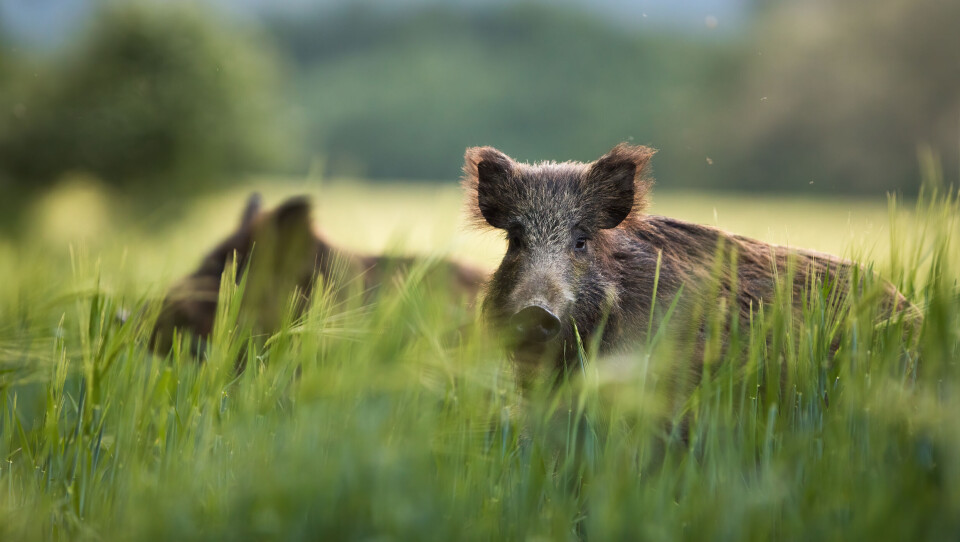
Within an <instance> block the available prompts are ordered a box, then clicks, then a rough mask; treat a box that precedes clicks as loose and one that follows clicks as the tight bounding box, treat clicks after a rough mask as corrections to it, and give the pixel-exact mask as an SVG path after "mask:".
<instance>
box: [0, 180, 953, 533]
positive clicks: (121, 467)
mask: <svg viewBox="0 0 960 542" xmlns="http://www.w3.org/2000/svg"><path fill="white" fill-rule="evenodd" d="M890 208H891V210H890V217H891V227H890V232H891V236H892V239H891V246H892V249H891V250H892V253H891V258H890V259H889V261H890V264H889V265H888V266H884V268H881V272H882V274H883V275H884V276H886V277H889V278H891V279H892V280H893V281H894V282H896V284H897V285H898V287H899V288H900V289H901V290H902V291H903V292H905V293H907V294H908V295H909V297H910V298H911V300H912V301H913V302H914V303H915V304H916V305H917V307H918V310H919V311H920V312H922V313H923V322H922V325H918V324H917V322H916V321H915V320H914V319H912V318H910V317H909V315H900V316H895V317H893V318H888V319H883V318H882V317H881V316H882V315H880V307H879V302H878V296H877V286H876V285H875V284H874V286H872V287H871V286H870V285H869V283H871V282H872V281H871V280H870V278H869V274H867V276H866V279H865V280H866V282H867V283H868V286H866V287H864V288H863V289H862V291H861V290H858V293H857V294H856V295H854V296H853V297H852V298H851V299H850V300H849V301H848V302H845V303H844V304H843V305H842V306H840V307H837V306H836V303H834V302H833V299H832V297H831V296H832V294H831V290H830V288H829V285H827V286H824V285H819V286H818V285H812V287H811V289H810V291H809V292H808V295H807V296H806V298H805V299H804V301H803V307H804V308H803V311H802V315H801V316H797V315H796V314H795V313H794V312H793V311H791V310H790V308H789V307H790V306H791V302H792V300H791V299H790V298H789V297H790V296H789V293H788V292H787V291H786V290H785V291H784V294H783V295H782V296H781V298H778V299H777V300H775V301H774V302H773V303H771V304H769V305H767V306H765V307H764V308H763V310H762V311H758V312H757V313H756V314H755V315H754V319H753V322H752V324H751V326H750V329H744V330H740V333H738V334H735V335H734V337H736V338H735V339H734V340H733V341H731V342H730V343H729V344H723V343H721V341H720V337H721V331H722V330H723V328H724V326H726V325H728V324H730V323H731V322H732V321H735V320H730V319H729V318H728V317H727V313H726V309H725V306H728V305H725V303H727V302H728V300H724V299H722V298H718V299H715V300H711V303H710V304H709V305H707V306H708V307H710V310H709V311H708V312H707V313H706V319H707V323H708V325H707V326H706V330H707V331H706V348H705V360H704V378H703V379H701V380H699V381H697V382H695V383H691V384H695V385H692V391H690V392H689V393H678V391H677V390H678V389H682V388H683V386H680V385H678V382H677V379H678V378H682V377H683V376H682V372H681V371H679V370H678V367H681V366H682V364H683V361H682V360H683V359H684V357H683V352H684V348H685V347H686V346H687V345H686V344H684V342H683V341H679V342H677V341H672V343H671V341H668V340H666V337H668V336H669V335H668V334H664V333H657V331H658V330H659V329H660V327H658V326H654V327H653V328H652V329H651V333H650V340H649V341H648V342H647V343H646V344H644V345H642V346H641V347H640V348H637V349H635V350H633V351H631V352H629V353H621V354H617V355H614V356H610V357H607V358H595V357H591V355H590V354H589V353H590V352H591V351H592V349H590V348H589V345H587V346H588V347H587V348H586V349H585V353H586V354H585V355H586V356H587V359H584V360H583V364H582V367H581V368H580V370H579V372H578V373H577V374H574V375H571V376H570V378H568V379H567V380H566V381H565V382H563V383H561V384H560V385H559V386H552V385H544V386H537V385H532V386H531V387H529V388H525V389H521V387H520V386H519V385H518V384H517V381H516V379H515V377H514V372H513V369H512V367H511V365H510V363H509V361H508V360H507V359H505V357H504V356H503V355H502V353H501V352H500V351H499V349H497V348H496V347H495V344H493V343H492V342H491V341H490V340H489V338H488V337H486V336H485V335H484V334H483V333H482V331H481V330H479V329H478V328H476V327H469V326H468V327H461V326H459V325H458V324H457V323H456V318H455V317H451V312H450V310H449V307H448V303H447V300H445V299H443V297H442V296H441V295H439V294H438V293H437V292H434V291H431V290H430V288H429V287H428V285H427V284H426V283H424V282H422V281H421V277H422V276H423V274H422V273H420V272H419V270H414V271H413V272H411V273H410V274H409V276H408V278H407V279H406V280H405V281H404V282H402V283H401V284H398V285H396V287H395V288H393V289H391V290H389V292H388V293H385V294H383V295H382V296H381V297H380V298H379V299H378V300H377V301H376V302H375V303H374V304H373V305H371V306H369V307H364V308H362V310H361V309H358V308H356V307H354V308H351V309H350V310H348V311H346V312H344V307H343V306H342V305H341V304H340V302H339V301H338V300H337V296H336V292H331V291H330V288H324V285H321V286H320V288H319V289H318V290H317V291H325V292H326V293H325V294H323V295H317V296H314V298H313V299H312V302H311V306H310V308H309V309H308V310H307V311H306V313H305V314H304V315H302V316H300V317H298V318H294V317H293V316H292V315H291V314H288V316H287V317H286V318H285V319H284V322H285V323H284V325H283V326H282V327H281V329H279V330H276V332H275V333H274V334H272V335H271V336H269V337H265V336H260V335H256V334H254V333H252V332H251V331H250V330H249V328H247V327H246V326H245V325H244V320H243V314H242V310H241V307H242V306H241V304H240V299H241V298H242V295H243V284H242V283H241V285H240V286H236V285H234V283H233V281H232V280H229V278H230V277H228V280H225V281H224V286H223V288H222V291H221V297H220V299H221V304H220V315H219V319H218V323H217V326H216V330H215V332H214V334H213V337H212V338H211V340H210V341H209V343H208V344H207V347H206V350H205V352H204V353H203V357H204V359H205V361H204V362H203V363H198V362H197V360H196V359H194V358H193V357H192V355H191V354H190V352H189V350H188V349H186V348H182V349H176V348H175V349H174V350H173V351H172V352H171V353H170V354H169V355H167V356H157V355H154V354H152V353H151V352H150V350H149V349H148V347H147V343H148V335H149V326H150V320H151V315H150V311H146V312H145V313H143V314H141V315H140V316H139V317H136V318H131V319H128V320H127V321H126V322H125V323H120V322H119V321H118V320H117V319H116V318H115V315H116V313H117V311H118V310H120V309H122V308H129V307H133V306H139V305H141V304H143V303H144V302H145V301H146V299H145V294H144V293H143V292H138V291H137V290H136V288H133V287H130V286H129V285H127V284H126V283H125V281H124V279H123V277H117V276H116V275H115V273H113V272H111V270H107V269H104V266H103V265H102V264H100V263H99V262H98V261H97V260H96V258H95V257H92V256H91V255H89V254H86V253H84V252H83V251H82V250H78V251H75V252H74V254H73V255H72V258H71V262H72V263H71V269H69V270H67V269H64V268H63V266H62V265H59V263H58V262H59V260H57V258H56V257H55V256H51V255H49V254H42V253H37V252H33V251H30V250H28V249H26V248H24V247H19V246H15V245H0V252H2V258H0V262H2V263H0V266H2V268H3V271H4V276H5V280H4V281H3V282H2V283H0V405H2V407H0V539H2V540H33V539H81V540H86V539H89V540H128V539H129V540H152V539H156V540H201V539H203V540H207V539H218V538H219V539H230V540H245V539H250V540H290V539H293V540H298V539H310V540H313V539H321V538H322V539H332V540H336V539H361V538H363V539H368V538H379V539H412V540H456V539H492V540H502V539H509V540H513V539H534V538H542V539H551V540H552V539H577V538H592V539H594V540H611V539H644V540H646V539H649V540H677V539H690V540H701V539H712V540H718V539H726V540H747V539H751V540H770V539H816V540H828V539H830V540H832V539H835V540H857V539H876V540H904V539H950V538H956V537H957V536H958V534H960V489H958V488H960V486H958V484H960V459H958V458H960V423H958V422H957V419H956V413H957V412H960V374H958V367H957V361H958V349H960V325H958V324H960V322H958V319H960V296H958V292H960V290H958V286H957V282H956V281H957V278H958V276H960V247H958V246H957V242H956V241H955V240H953V239H952V237H953V235H954V234H955V233H957V231H958V230H957V228H958V218H960V208H958V201H957V198H956V197H955V194H954V193H952V192H943V191H942V190H938V189H937V188H936V185H935V184H931V185H930V187H929V188H927V189H926V191H925V192H924V193H923V194H922V196H921V198H920V199H919V201H918V202H917V204H916V209H915V211H914V212H905V211H903V210H901V208H900V203H899V202H897V201H893V200H891V203H890ZM854 249H856V247H854ZM12 262H15V263H12ZM232 272H235V270H233V271H232ZM65 277H66V278H65ZM797 318H799V319H800V320H801V321H795V319H797ZM834 351H835V353H834ZM240 358H242V359H243V361H244V362H245V366H246V370H245V371H243V372H242V373H239V374H238V373H237V372H236V371H235V370H234V367H235V364H236V362H237V360H238V359H240ZM678 374H680V375H681V376H680V377H678ZM681 427H682V428H683V431H679V430H678V428H681Z"/></svg>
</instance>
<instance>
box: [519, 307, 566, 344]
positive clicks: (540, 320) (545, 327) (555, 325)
mask: <svg viewBox="0 0 960 542" xmlns="http://www.w3.org/2000/svg"><path fill="white" fill-rule="evenodd" d="M510 324H511V325H512V326H513V328H514V329H515V330H516V331H517V333H518V335H519V336H520V337H521V338H523V339H526V340H530V341H537V342H546V341H549V340H550V339H552V338H554V337H556V336H557V334H558V333H560V319H559V318H557V316H556V315H555V314H553V313H552V312H550V311H548V310H547V309H545V308H543V307H539V306H537V305H532V306H530V307H526V308H524V309H521V310H520V311H519V312H517V313H516V314H514V315H513V316H512V317H511V318H510Z"/></svg>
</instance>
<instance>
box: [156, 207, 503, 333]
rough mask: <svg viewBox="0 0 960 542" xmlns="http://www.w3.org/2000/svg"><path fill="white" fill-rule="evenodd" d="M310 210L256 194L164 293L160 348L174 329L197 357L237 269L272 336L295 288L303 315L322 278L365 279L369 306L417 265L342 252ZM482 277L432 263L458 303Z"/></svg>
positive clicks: (260, 323) (470, 297)
mask: <svg viewBox="0 0 960 542" xmlns="http://www.w3.org/2000/svg"><path fill="white" fill-rule="evenodd" d="M310 214H311V205H310V202H309V200H308V199H307V198H305V197H295V198H291V199H288V200H286V201H284V202H282V203H281V204H280V205H278V206H277V207H276V208H275V209H272V210H270V211H264V210H263V209H262V202H261V198H260V196H259V195H258V194H253V195H251V196H250V198H249V200H248V202H247V204H246V207H245V209H244V210H243V213H242V214H241V217H240V223H239V225H238V227H237V229H236V230H235V231H234V232H233V233H232V234H230V235H229V236H228V237H227V238H226V239H224V240H223V241H222V242H221V243H220V244H218V245H217V246H216V247H215V248H213V249H212V250H211V251H210V252H209V253H207V255H206V256H204V258H203V260H202V261H201V263H200V266H199V268H197V270H196V271H194V272H193V273H191V274H190V275H188V276H187V277H185V278H183V279H182V280H180V281H178V282H177V283H176V284H175V285H174V286H173V287H172V288H171V289H170V290H169V292H168V293H167V294H166V295H165V297H164V299H163V302H162V304H161V308H160V314H159V316H158V318H157V322H156V325H155V327H154V330H153V344H154V348H155V349H156V350H158V351H160V352H166V351H168V350H169V349H170V347H171V345H172V343H171V341H172V338H173V330H174V329H179V330H180V332H181V333H186V334H189V335H190V336H192V337H193V339H194V342H193V343H192V346H193V349H194V351H195V352H198V351H201V350H202V349H203V347H204V341H205V340H206V339H207V337H209V335H210V334H211V333H212V332H213V326H214V319H215V317H216V315H217V298H218V292H219V289H220V281H221V277H222V275H223V274H224V271H225V270H227V269H228V268H229V266H231V265H233V264H234V263H235V264H236V268H237V271H238V273H237V281H238V282H239V281H240V279H241V278H243V276H244V275H245V274H246V275H247V281H246V290H245V291H244V299H243V303H244V304H245V305H248V306H250V307H252V308H253V311H251V312H253V313H254V314H255V320H256V321H255V322H253V324H254V327H255V329H257V330H259V331H274V330H276V329H277V328H278V327H279V325H280V324H281V321H280V320H281V318H282V315H283V313H284V311H285V310H286V307H287V302H288V300H289V299H290V295H291V294H292V293H293V292H294V291H297V292H299V293H300V294H301V295H300V302H299V303H298V306H297V307H296V309H297V310H301V311H302V310H303V309H304V308H305V307H306V306H307V301H308V299H309V297H310V295H311V290H312V288H313V286H314V284H315V283H316V279H317V276H318V275H320V276H323V277H325V278H328V279H331V278H333V277H338V278H340V279H342V280H344V281H346V282H359V283H360V284H361V285H362V288H361V290H362V295H363V297H364V298H365V299H366V300H367V301H369V300H371V299H373V296H374V295H375V294H376V292H377V291H378V290H379V289H380V288H381V285H382V284H383V283H384V282H385V281H389V280H390V279H391V278H392V277H395V276H397V275H398V274H402V273H404V272H405V271H406V270H408V269H409V268H411V267H412V266H413V265H415V264H417V263H418V260H416V259H414V258H408V257H391V256H366V255H359V254H355V253H352V252H350V251H347V250H344V249H339V248H336V247H334V246H332V245H331V244H330V243H329V242H327V241H326V240H325V239H324V238H323V236H322V235H319V234H317V233H316V232H315V231H314V229H313V224H312V221H311V217H310ZM485 279H486V276H485V274H484V273H483V272H481V271H479V270H477V269H474V268H472V267H469V266H465V265H462V264H458V263H454V262H450V261H446V260H441V261H438V262H434V263H432V264H430V272H429V273H428V274H427V276H426V278H425V280H426V281H428V285H429V286H431V287H439V288H444V289H447V290H448V291H449V292H450V293H451V296H450V299H451V302H452V303H458V304H461V305H463V306H468V305H471V304H472V303H473V302H474V299H475V298H476V295H477V293H478V290H479V288H480V286H481V284H482V283H483V282H484V280H485Z"/></svg>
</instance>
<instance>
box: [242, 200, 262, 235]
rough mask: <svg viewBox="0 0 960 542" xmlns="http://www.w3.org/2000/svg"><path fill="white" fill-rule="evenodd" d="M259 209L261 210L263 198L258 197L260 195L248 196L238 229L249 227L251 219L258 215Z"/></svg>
mask: <svg viewBox="0 0 960 542" xmlns="http://www.w3.org/2000/svg"><path fill="white" fill-rule="evenodd" d="M261 208H263V198H261V197H260V193H259V192H254V193H252V194H250V197H248V198H247V205H246V206H245V207H244V208H243V214H242V215H240V228H246V227H248V226H250V224H252V223H253V219H254V218H256V216H257V215H259V214H260V209H261Z"/></svg>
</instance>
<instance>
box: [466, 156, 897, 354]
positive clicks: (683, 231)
mask: <svg viewBox="0 0 960 542" xmlns="http://www.w3.org/2000/svg"><path fill="white" fill-rule="evenodd" d="M654 152H655V151H654V150H653V149H651V148H648V147H643V146H631V145H627V144H620V145H618V146H616V147H615V148H613V149H612V150H611V151H610V152H609V153H607V154H605V155H604V156H602V157H600V158H599V159H598V160H596V161H595V162H592V163H580V162H562V163H556V162H541V163H537V164H524V163H518V162H516V161H514V160H513V159H511V158H510V157H508V156H507V155H505V154H504V153H502V152H500V151H498V150H497V149H494V148H492V147H474V148H470V149H467V151H466V156H465V163H464V167H463V169H464V177H463V182H462V184H463V187H464V189H465V192H466V194H467V207H468V212H469V213H470V214H471V215H472V216H473V218H474V219H475V221H476V222H477V223H478V224H481V225H488V226H492V227H493V228H497V229H500V230H503V231H504V232H506V238H507V241H508V246H507V250H506V254H505V255H504V257H503V260H502V262H501V263H500V266H499V268H498V269H497V270H496V271H495V272H494V274H493V276H492V278H491V280H490V283H489V285H488V286H487V288H486V289H487V292H486V295H485V299H484V301H483V306H482V309H483V311H482V312H483V315H484V317H485V318H486V319H487V320H488V321H489V322H490V323H491V324H492V326H493V328H494V329H496V330H499V331H502V332H505V335H507V336H508V337H509V343H510V347H511V353H512V355H513V356H514V357H515V358H516V360H517V361H518V362H519V365H520V366H521V367H522V366H524V365H527V366H533V367H544V366H546V367H548V368H553V369H559V370H560V372H563V370H564V369H568V368H570V367H571V366H572V365H574V364H575V363H576V362H577V360H578V359H579V358H578V355H577V354H578V346H577V344H578V341H577V335H579V337H580V339H581V341H582V344H583V345H588V344H590V342H591V340H593V339H596V340H597V344H599V351H600V353H604V352H610V351H611V350H614V349H617V348H619V347H624V346H626V345H630V344H632V343H635V342H638V341H641V340H643V339H644V338H645V337H646V335H647V334H648V330H650V329H656V327H652V324H655V323H657V322H659V321H660V320H661V319H662V318H663V316H664V314H665V311H667V310H668V308H669V307H670V306H671V305H672V304H673V303H674V300H676V305H675V309H676V310H675V312H674V315H673V317H672V320H673V321H674V322H679V323H682V325H686V326H688V329H689V328H690V327H692V328H694V334H695V335H697V336H698V338H697V339H696V340H694V341H692V342H693V343H695V345H694V346H693V347H692V348H691V350H692V355H694V357H695V358H696V356H698V355H702V353H703V335H704V329H703V327H704V324H705V321H706V318H705V317H704V311H703V303H704V301H705V299H706V297H707V293H708V291H707V290H708V289H709V287H710V286H709V285H711V284H715V283H716V282H717V281H716V280H713V278H712V277H715V276H716V274H717V273H716V269H715V263H716V262H718V261H720V262H730V261H736V265H735V266H731V265H725V266H724V267H722V268H721V269H720V281H719V288H720V290H721V291H720V292H719V295H718V296H715V297H714V298H713V301H714V302H716V301H717V299H721V298H722V299H726V300H730V301H731V303H730V304H729V305H728V306H729V307H730V309H731V313H732V314H734V315H738V317H739V318H740V323H741V324H742V325H741V326H740V329H746V328H748V327H749V321H750V318H751V313H754V314H755V313H756V311H758V310H759V309H760V307H761V305H763V304H764V303H768V302H771V301H773V300H774V298H775V296H776V293H777V287H778V280H784V279H785V278H786V277H792V281H793V284H792V289H793V296H792V297H793V303H794V305H795V309H796V310H797V311H799V310H800V307H801V303H802V300H803V299H804V294H805V293H806V292H808V288H810V287H811V286H814V285H816V284H818V283H822V282H823V281H829V282H830V283H832V284H834V285H835V286H836V287H837V289H838V292H839V295H837V296H836V299H835V301H836V300H840V299H842V298H843V297H844V296H845V295H846V293H847V292H848V290H849V287H850V286H849V285H850V282H851V281H850V279H851V274H852V272H853V271H854V270H855V269H856V270H857V271H859V268H858V267H857V266H856V264H854V263H853V262H850V261H847V260H843V259H840V258H837V257H834V256H831V255H829V254H822V253H818V252H812V251H807V250H799V249H793V248H788V247H783V246H776V245H771V244H767V243H764V242H761V241H757V240H753V239H748V238H746V237H741V236H739V235H734V234H731V233H728V232H725V231H722V230H719V229H717V228H713V227H709V226H702V225H699V224H692V223H689V222H684V221H681V220H676V219H672V218H667V217H662V216H653V215H648V214H646V212H645V209H646V207H647V203H648V200H649V193H650V187H651V185H652V181H651V180H650V178H649V175H648V169H649V163H650V159H651V157H652V156H653V155H654ZM718 255H722V256H723V257H724V258H725V259H723V260H717V258H718ZM884 288H885V292H886V295H887V297H888V298H889V299H888V301H887V303H886V306H887V307H888V308H889V309H890V310H897V309H903V308H904V307H906V306H908V305H909V304H908V303H907V302H906V300H905V299H904V298H903V296H901V295H900V294H899V293H898V292H897V291H896V290H895V289H894V288H893V287H892V286H890V285H889V284H885V286H884ZM652 304H653V307H652ZM697 307H700V309H698V308H697ZM714 307H716V304H715V305H714ZM651 319H652V320H653V322H651ZM680 327H682V326H680ZM724 332H726V331H724ZM596 334H599V336H596Z"/></svg>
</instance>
